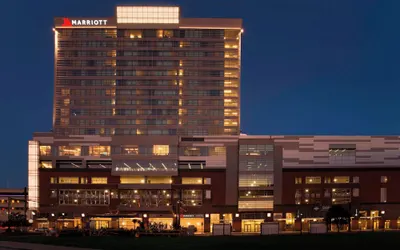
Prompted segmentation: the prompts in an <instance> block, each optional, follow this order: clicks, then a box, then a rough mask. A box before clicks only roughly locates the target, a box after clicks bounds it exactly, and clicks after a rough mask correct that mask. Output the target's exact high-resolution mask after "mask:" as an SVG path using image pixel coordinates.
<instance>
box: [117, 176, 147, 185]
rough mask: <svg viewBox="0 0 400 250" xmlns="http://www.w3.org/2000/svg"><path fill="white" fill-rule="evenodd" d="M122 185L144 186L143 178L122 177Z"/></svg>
mask: <svg viewBox="0 0 400 250" xmlns="http://www.w3.org/2000/svg"><path fill="white" fill-rule="evenodd" d="M120 181H121V184H144V177H142V176H121V178H120Z"/></svg>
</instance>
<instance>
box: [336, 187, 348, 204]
mask: <svg viewBox="0 0 400 250" xmlns="http://www.w3.org/2000/svg"><path fill="white" fill-rule="evenodd" d="M350 202H351V189H350V188H333V189H332V204H348V203H350Z"/></svg>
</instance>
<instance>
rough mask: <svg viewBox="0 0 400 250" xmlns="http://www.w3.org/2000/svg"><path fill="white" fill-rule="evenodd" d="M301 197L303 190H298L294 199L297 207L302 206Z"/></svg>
mask: <svg viewBox="0 0 400 250" xmlns="http://www.w3.org/2000/svg"><path fill="white" fill-rule="evenodd" d="M301 197H302V190H301V189H297V190H296V193H295V194H294V199H295V202H296V204H297V205H300V204H301Z"/></svg>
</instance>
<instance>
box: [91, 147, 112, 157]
mask: <svg viewBox="0 0 400 250" xmlns="http://www.w3.org/2000/svg"><path fill="white" fill-rule="evenodd" d="M89 155H90V156H109V155H110V146H90V147H89Z"/></svg>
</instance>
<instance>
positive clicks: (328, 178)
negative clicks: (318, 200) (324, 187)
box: [324, 177, 332, 184]
mask: <svg viewBox="0 0 400 250" xmlns="http://www.w3.org/2000/svg"><path fill="white" fill-rule="evenodd" d="M331 182H332V179H331V177H325V178H324V183H326V184H329V183H331Z"/></svg>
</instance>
